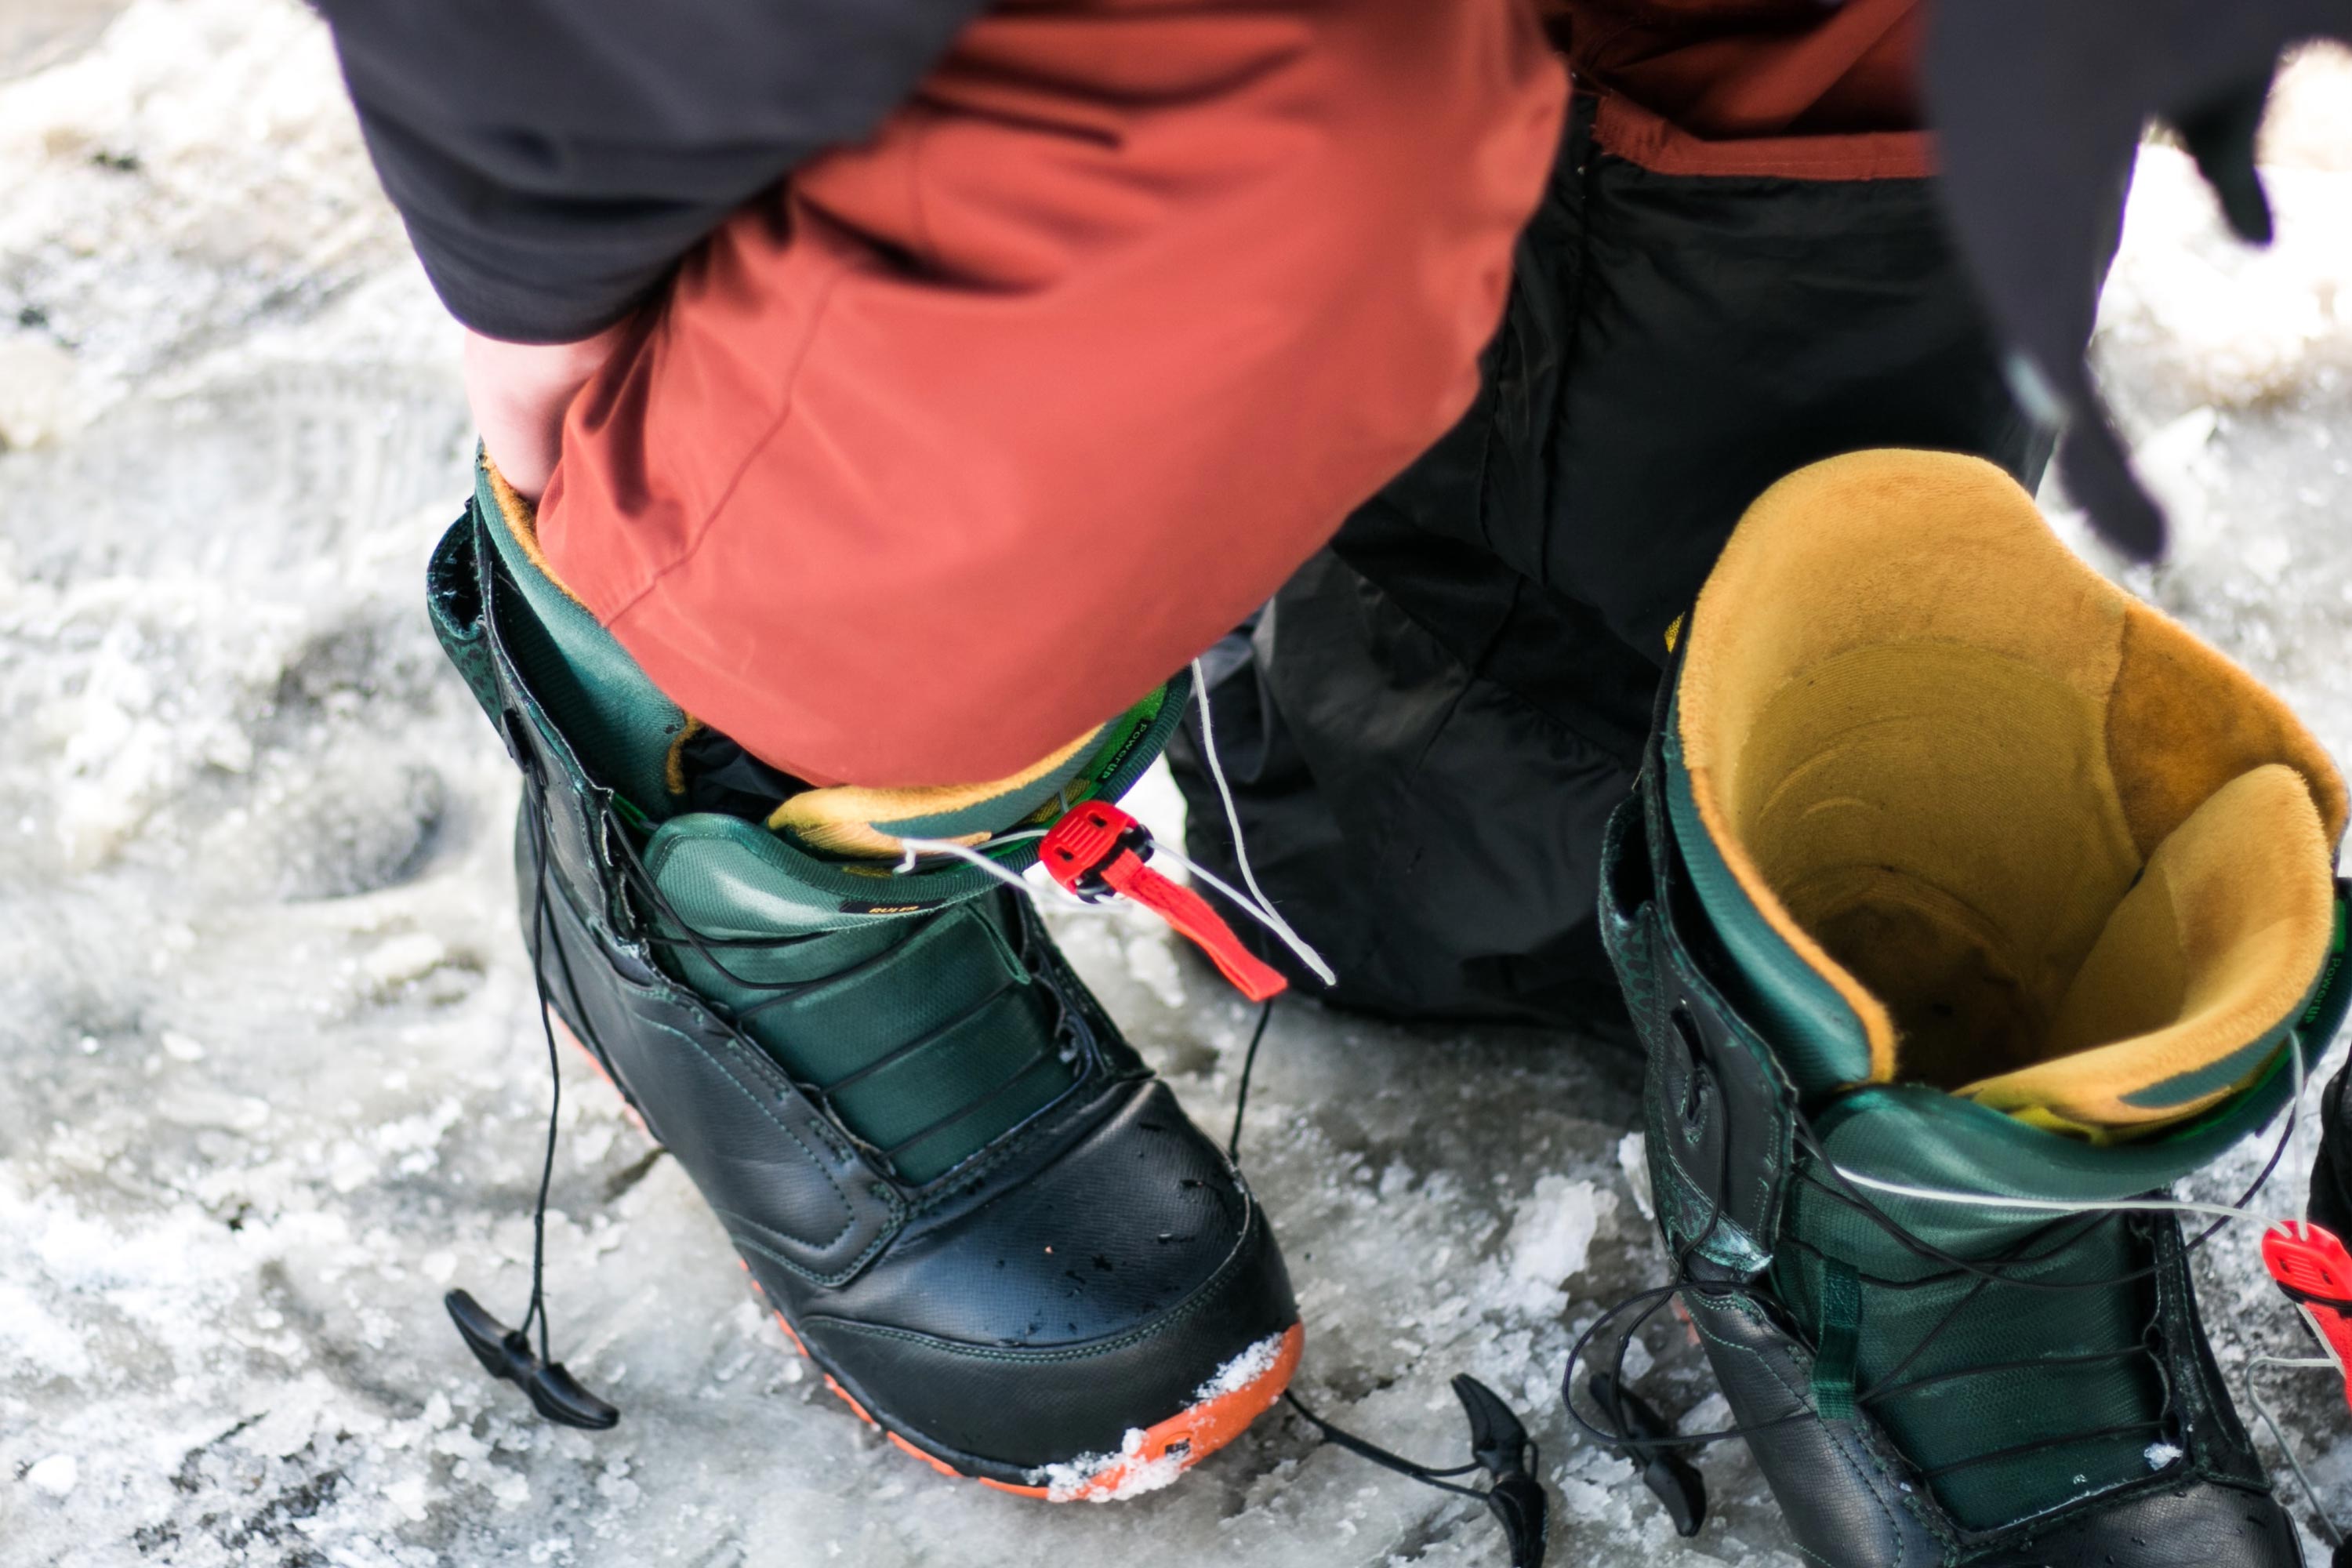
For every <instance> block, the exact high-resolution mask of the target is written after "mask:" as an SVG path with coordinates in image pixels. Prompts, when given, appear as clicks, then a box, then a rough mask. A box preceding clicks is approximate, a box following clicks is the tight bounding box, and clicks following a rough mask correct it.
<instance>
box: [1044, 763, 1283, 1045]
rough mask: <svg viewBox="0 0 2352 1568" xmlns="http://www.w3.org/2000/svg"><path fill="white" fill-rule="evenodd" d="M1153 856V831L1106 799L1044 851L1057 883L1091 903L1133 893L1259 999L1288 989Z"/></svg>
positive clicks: (1066, 825) (1076, 813) (1076, 817)
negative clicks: (1156, 865) (1150, 861)
mask: <svg viewBox="0 0 2352 1568" xmlns="http://www.w3.org/2000/svg"><path fill="white" fill-rule="evenodd" d="M1150 854H1151V830H1150V828H1148V827H1146V826H1143V824H1141V823H1139V822H1138V821H1136V820H1135V818H1134V817H1132V816H1129V815H1128V814H1127V813H1126V812H1124V811H1121V810H1120V809H1119V808H1118V807H1117V806H1115V805H1111V804H1110V803H1109V802H1108V801H1101V800H1090V801H1087V803H1086V804H1084V805H1080V806H1077V807H1076V808H1075V809H1074V810H1072V811H1071V812H1069V813H1068V814H1067V815H1066V816H1064V817H1063V818H1062V820H1061V821H1059V822H1057V823H1055V824H1054V826H1052V827H1051V828H1050V829H1048V830H1047V832H1046V834H1045V837H1044V838H1043V839H1042V840H1040V841H1039V843H1038V845H1037V858H1038V860H1039V861H1040V862H1042V863H1043V864H1044V866H1045V874H1046V875H1047V876H1049V877H1051V878H1053V879H1054V880H1055V881H1056V882H1058V883H1060V884H1061V885H1062V886H1063V887H1064V888H1066V889H1069V890H1070V891H1071V892H1073V893H1076V895H1077V896H1078V897H1080V898H1082V899H1086V900H1089V901H1092V900H1100V899H1107V898H1108V897H1110V896H1111V894H1113V893H1124V894H1126V895H1127V896H1128V897H1129V898H1130V899H1133V900H1135V901H1136V902H1137V903H1139V904H1141V905H1142V906H1143V907H1144V908H1145V909H1148V910H1150V911H1151V912H1152V913H1153V914H1156V915H1158V916H1159V917H1160V919H1161V920H1164V921H1167V922H1168V923H1169V924H1170V925H1171V926H1174V927H1175V928H1176V929H1177V930H1178V931H1181V932H1182V933H1183V934H1184V935H1185V936H1187V937H1189V938H1191V939H1192V942H1194V944H1196V945H1197V946H1198V947H1199V948H1200V949H1201V951H1202V952H1205V953H1207V954H1208V955H1209V962H1210V963H1213V964H1215V965H1216V966H1217V970H1218V973H1221V974H1223V976H1224V977H1225V978H1226V979H1227V980H1229V981H1231V982H1233V984H1234V989H1236V990H1238V991H1239V992H1241V994H1243V995H1244V996H1246V997H1248V998H1249V999H1250V1000H1251V1001H1253V1002H1263V1001H1265V1000H1266V999H1267V998H1268V997H1271V996H1274V995H1276V994H1280V993H1281V992H1282V991H1284V990H1286V988H1287V987H1288V985H1289V982H1287V981H1286V980H1285V979H1283V977H1282V976H1281V974H1280V973H1277V972H1276V970H1275V969H1273V968H1272V967H1271V966H1270V965H1268V964H1267V963H1265V962H1264V961H1262V960H1261V959H1259V958H1258V956H1257V955H1256V954H1255V953H1254V952H1250V950H1249V949H1248V948H1246V947H1244V946H1243V945H1242V939H1241V938H1240V937H1238V936H1236V935H1234V928H1233V927H1231V926H1229V925H1227V924H1226V923H1225V921H1224V918H1223V916H1221V915H1219V914H1218V913H1217V911H1216V910H1213V909H1211V908H1210V907H1209V901H1208V900H1206V899H1203V898H1202V897H1201V895H1200V894H1198V893H1196V892H1194V891H1193V890H1192V889H1190V888H1188V887H1185V886H1184V885H1183V884H1182V883H1181V882H1172V881H1171V880H1169V879H1167V878H1166V877H1163V876H1161V875H1160V873H1159V872H1157V871H1155V870H1153V869H1152V868H1150V867H1149V866H1147V865H1145V864H1144V863H1143V862H1144V861H1145V859H1146V858H1149V857H1150Z"/></svg>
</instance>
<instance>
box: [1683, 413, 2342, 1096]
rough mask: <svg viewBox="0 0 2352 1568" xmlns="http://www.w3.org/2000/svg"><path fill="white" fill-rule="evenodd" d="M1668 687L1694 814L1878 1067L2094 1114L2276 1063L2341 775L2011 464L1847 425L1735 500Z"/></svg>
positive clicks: (2315, 942)
mask: <svg viewBox="0 0 2352 1568" xmlns="http://www.w3.org/2000/svg"><path fill="white" fill-rule="evenodd" d="M1689 635H1690V646H1689V647H1688V649H1687V650H1686V656H1685V665H1684V668H1683V673H1682V679H1681V684H1680V686H1679V688H1678V693H1677V704H1678V715H1679V727H1680V740H1681V744H1682V749H1683V760H1684V763H1685V767H1686V769H1687V771H1688V776H1689V780H1690V785H1691V790H1692V795H1693V797H1694V801H1695V804H1696V806H1697V809H1698V812H1699V815H1700V817H1701V820H1702V822H1703V823H1704V824H1705V826H1706V830H1707V834H1708V837H1709V838H1710V839H1711V840H1712V841H1713V843H1714V844H1715V845H1716V846H1717V847H1718V848H1719V849H1720V850H1721V852H1722V854H1723V857H1724V858H1725V860H1726V862H1727V865H1728V867H1729V868H1730V870H1731V872H1732V874H1733V876H1734V877H1735V878H1736V879H1737V880H1738V883H1739V885H1740V888H1741V889H1742V890H1744V892H1745V893H1746V894H1747V897H1748V900H1749V902H1751V903H1752V904H1753V906H1754V907H1755V910H1756V911H1757V912H1758V913H1759V914H1760V915H1761V916H1762V918H1763V919H1764V921H1767V922H1768V923H1769V925H1770V926H1771V927H1772V928H1773V929H1774V930H1775V931H1777V932H1778V934H1779V935H1780V938H1781V939H1783V940H1784V941H1786V942H1788V943H1789V944H1790V946H1791V947H1793V948H1795V949H1796V951H1797V952H1798V953H1799V955H1800V956H1801V958H1803V959H1804V961H1805V962H1806V963H1808V964H1809V965H1810V966H1811V968H1812V969H1813V970H1814V971H1815V972H1816V973H1819V974H1820V975H1821V977H1822V979H1824V980H1826V981H1827V982H1828V983H1829V984H1831V985H1832V986H1833V987H1835V989H1836V990H1837V991H1838V992H1839V994H1841V995H1843V998H1844V1000H1845V1001H1846V1003H1847V1004H1848V1005H1849V1006H1850V1007H1851V1008H1852V1009H1853V1013H1854V1014H1855V1015H1856V1016H1858V1017H1859V1019H1860V1020H1861V1022H1862V1025H1863V1028H1864V1032H1865V1033H1866V1034H1867V1037H1868V1041H1869V1049H1870V1063H1869V1069H1870V1078H1871V1079H1872V1080H1874V1081H1881V1082H1888V1081H1903V1082H1915V1083H1923V1084H1928V1085H1932V1086H1935V1087H1937V1088H1941V1089H1948V1090H1952V1091H1955V1092H1960V1093H1965V1094H1969V1095H1970V1096H1973V1097H1974V1098H1976V1099H1978V1100H1981V1101H1983V1102H1985V1103H1987V1104H1990V1105H1992V1106H1995V1107H1996V1108H1998V1109H2000V1110H2007V1111H2010V1112H2011V1113H2012V1114H2016V1115H2020V1116H2021V1117H2024V1118H2025V1119H2026V1120H2028V1121H2035V1122H2037V1123H2040V1124H2043V1125H2047V1126H2051V1127H2053V1128H2058V1129H2063V1130H2065V1131H2074V1132H2079V1133H2084V1134H2087V1135H2091V1136H2094V1137H2108V1136H2128V1135H2134V1134H2138V1133H2145V1132H2147V1131H2150V1130H2153V1129H2155V1128H2158V1127H2162V1126H2164V1125H2167V1124H2169V1123H2172V1122H2176V1121H2179V1120H2181V1119H2183V1118H2185V1117H2189V1116H2191V1115H2194V1114H2195V1113H2196V1112H2197V1111H2199V1110H2202V1109H2204V1108H2206V1107H2207V1106H2210V1105H2211V1104H2212V1103H2214V1102H2215V1101H2217V1100H2221V1099H2222V1098H2225V1097H2226V1096H2227V1095H2228V1094H2229V1093H2230V1092H2231V1090H2232V1089H2236V1088H2237V1087H2239V1086H2240V1085H2242V1083H2244V1082H2245V1081H2246V1080H2247V1079H2250V1078H2252V1077H2253V1076H2255V1075H2257V1074H2258V1073H2259V1072H2260V1071H2261V1070H2263V1068H2264V1067H2265V1066H2266V1065H2267V1063H2268V1062H2269V1061H2270V1060H2271V1059H2272V1058H2273V1057H2274V1055H2275V1049H2276V1045H2277V1040H2276V1038H2275V1037H2276V1034H2277V1031H2278V1030H2279V1029H2280V1027H2281V1026H2283V1025H2284V1024H2287V1023H2290V1022H2292V1020H2293V1018H2294V1016H2295V1015H2296V1014H2297V1012H2298V1011H2299V1010H2300V1009H2301V1007H2302V1006H2303V1005H2304V1002H2305V997H2306V995H2307V994H2308V993H2309V992H2310V990H2311V988H2312V985H2313V984H2314V982H2315V978H2316V976H2317V975H2318V973H2319V972H2320V968H2321V965H2322V964H2323V963H2324V962H2325V961H2326V955H2327V953H2328V951H2329V947H2330V943H2331V941H2332V940H2333V939H2334V935H2335V899H2334V882H2333V871H2332V847H2333V846H2334V845H2335V843H2336V840H2337V838H2338V837H2339V836H2340V835H2341V834H2342V832H2343V828H2344V821H2345V791H2344V784H2343V781H2342V779H2341V778H2340V777H2339V776H2338V774H2337V773H2336V769H2335V767H2334V765H2333V764H2332V763H2330V762H2329V760H2328V758H2327V756H2326V753H2325V752H2324V751H2322V749H2321V748H2320V746H2319V745H2318V743H2317V742H2316V741H2315V740H2314V739H2313V737H2312V736H2311V735H2310V733H2309V732H2308V731H2306V730H2305V728H2304V727H2303V725H2302V724H2301V723H2300V722H2299V721H2297V720H2296V719H2295V718H2294V715H2293V714H2292V713H2291V712H2290V711H2288V710H2287V709H2286V707H2285V706H2284V704H2283V703H2282V702H2280V701H2279V700H2278V699H2277V698H2275V697H2274V696H2273V695H2272V694H2271V693H2270V692H2268V691H2267V690H2265V689H2263V687H2262V686H2261V685H2260V684H2258V683H2257V682H2256V681H2254V680H2253V679H2252V678H2251V677H2249V676H2248V675H2246V674H2245V673H2244V672H2243V671H2242V670H2240V669H2238V668H2236V667H2235V666H2234V665H2231V663H2229V662H2228V661H2227V660H2226V659H2224V658H2222V657H2221V655H2220V654H2218V653H2216V652H2215V651H2213V650H2212V649H2211V648H2210V647H2206V646H2205V645H2204V644H2202V643H2200V642H2199V641H2198V640H2197V639H2196V638H2194V637H2191V636H2189V634H2188V633H2187V632H2185V631H2184V630H2182V629H2181V628H2180V627H2179V626H2176V625H2174V624H2173V623H2172V622H2171V621H2169V620H2168V619H2166V618H2165V617H2164V616H2161V615H2159V614H2158V613H2157V612H2156V611H2154V610H2151V609H2149V608H2148V607H2147V606H2146V605H2141V604H2139V603H2138V602H2137V601H2135V600H2133V599H2132V598H2130V597H2129V596H2128V595H2126V594H2124V593H2123V592H2122V591H2121V590H2119V589H2117V588H2116V587H2115V586H2113V585H2112V584H2109V583H2107V582H2106V581H2105V579H2103V578H2101V577H2100V576H2099V575H2098V574H2096V573H2095V572H2093V571H2091V570H2090V569H2089V568H2088V567H2087V566H2086V565H2084V563H2082V562H2080V561H2079V560H2077V559H2076V558H2075V557H2074V555H2073V554H2072V553H2071V552H2069V551H2068V550H2067V549H2066V548H2065V546H2064V545H2063V543H2062V542H2060V541H2059V540H2058V539H2057V538H2056V537H2055V536H2054V535H2053V533H2052V532H2051V531H2050V530H2049V528H2048V526H2047V525H2046V524H2045V523H2044V522H2043V521H2042V518H2041V516H2040V514H2039V513H2038V512H2037V511H2036V510H2035V509H2034V506H2033V502H2032V499H2031V498H2030V497H2029V496H2027V495H2026V494H2025V492H2024V491H2023V490H2022V489H2020V488H2019V487H2018V486H2017V485H2016V483H2015V482H2014V481H2013V480H2012V479H2010V478H2009V476H2008V475H2006V474H2005V473H2003V472H2001V471H2000V469H1998V468H1994V467H1992V466H1991V465H1990V464H1987V463H1983V462H1980V461H1979V460H1977V459H1974V458H1961V457H1956V456H1951V455H1948V454H1940V453H1927V452H1900V451H1887V452H1865V453H1857V454H1854V455H1852V456H1849V457H1845V458H1836V459H1832V460H1831V461H1829V462H1826V463H1822V464H1817V465H1815V466H1814V467H1812V468H1807V469H1804V470H1802V471H1801V472H1800V473H1798V474H1795V475H1792V476H1791V477H1790V478H1789V479H1785V480H1783V481H1782V482H1781V483H1780V485H1778V486H1776V487H1775V488H1774V489H1772V490H1771V491H1769V492H1768V493H1767V494H1766V495H1765V496H1764V497H1763V498H1762V499H1761V500H1759V501H1758V502H1757V504H1756V505H1755V507H1754V508H1753V509H1752V510H1750V511H1749V513H1748V516H1747V517H1746V518H1745V519H1744V520H1743V521H1742V522H1741V524H1740V526H1739V528H1738V531H1737V532H1736V533H1735V534H1734V535H1733V537H1732V540H1731V542H1730V543H1729V544H1728V545H1727V548H1726V550H1725V552H1724V554H1723V557H1722V560H1721V562H1720V563H1719V564H1718V565H1717V569H1716V571H1715V574H1713V576H1711V577H1710V578H1709V580H1708V583H1707V584H1706V590H1705V592H1704V593H1703V594H1702V595H1701V596H1700V599H1699V601H1698V605H1697V608H1696V612H1695V614H1694V616H1693V617H1692V620H1691V623H1690V634H1689Z"/></svg>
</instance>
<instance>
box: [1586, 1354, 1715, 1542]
mask: <svg viewBox="0 0 2352 1568" xmlns="http://www.w3.org/2000/svg"><path fill="white" fill-rule="evenodd" d="M1584 1392H1585V1393H1586V1394H1590V1395H1591V1399H1592V1403H1593V1404H1594V1405H1598V1406H1599V1407H1600V1409H1601V1415H1603V1416H1605V1417H1606V1418H1607V1419H1608V1422H1609V1425H1610V1426H1612V1428H1614V1429H1615V1430H1616V1431H1617V1432H1619V1433H1620V1434H1622V1435H1623V1436H1626V1437H1629V1438H1631V1439H1633V1441H1632V1442H1630V1443H1615V1444H1611V1445H1610V1446H1609V1451H1610V1452H1611V1453H1612V1454H1614V1455H1616V1456H1617V1457H1618V1458H1621V1459H1624V1460H1627V1461H1629V1462H1630V1463H1632V1464H1633V1465H1634V1466H1635V1467H1636V1468H1639V1469H1640V1470H1641V1472H1642V1484H1643V1486H1645V1487H1647V1488H1649V1489H1650V1491H1651V1494H1652V1495H1653V1496H1654V1497H1655V1498H1656V1499H1657V1500H1659V1501H1660V1502H1662V1503H1664V1504H1665V1507H1666V1517H1667V1518H1668V1519H1671V1520H1673V1521H1675V1534H1677V1535H1681V1536H1685V1537H1687V1536H1693V1535H1696V1534H1697V1533H1698V1527H1699V1526H1700V1525H1702V1524H1704V1523H1706V1480H1705V1479H1704V1478H1702V1477H1701V1476H1700V1475H1699V1473H1698V1470H1697V1468H1696V1467H1694V1466H1693V1465H1692V1464H1691V1463H1690V1461H1689V1460H1687V1459H1685V1458H1682V1457H1681V1456H1680V1455H1678V1454H1676V1453H1675V1451H1674V1449H1673V1447H1671V1446H1670V1443H1671V1440H1672V1438H1673V1437H1674V1436H1675V1432H1674V1428H1672V1427H1670V1426H1667V1425H1666V1423H1665V1418H1664V1416H1662V1415H1659V1414H1658V1413H1657V1412H1656V1411H1655V1410H1653V1409H1652V1408H1650V1405H1649V1402H1648V1401H1646V1400H1644V1399H1643V1397H1642V1396H1641V1395H1640V1394H1636V1393H1634V1392H1633V1390H1632V1389H1630V1388H1627V1387H1625V1386H1624V1385H1623V1384H1621V1383H1619V1382H1618V1381H1617V1380H1616V1379H1615V1378H1613V1377H1612V1376H1610V1375H1609V1373H1605V1372H1596V1373H1593V1374H1592V1375H1591V1377H1589V1378H1587V1379H1585V1382H1584Z"/></svg>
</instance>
